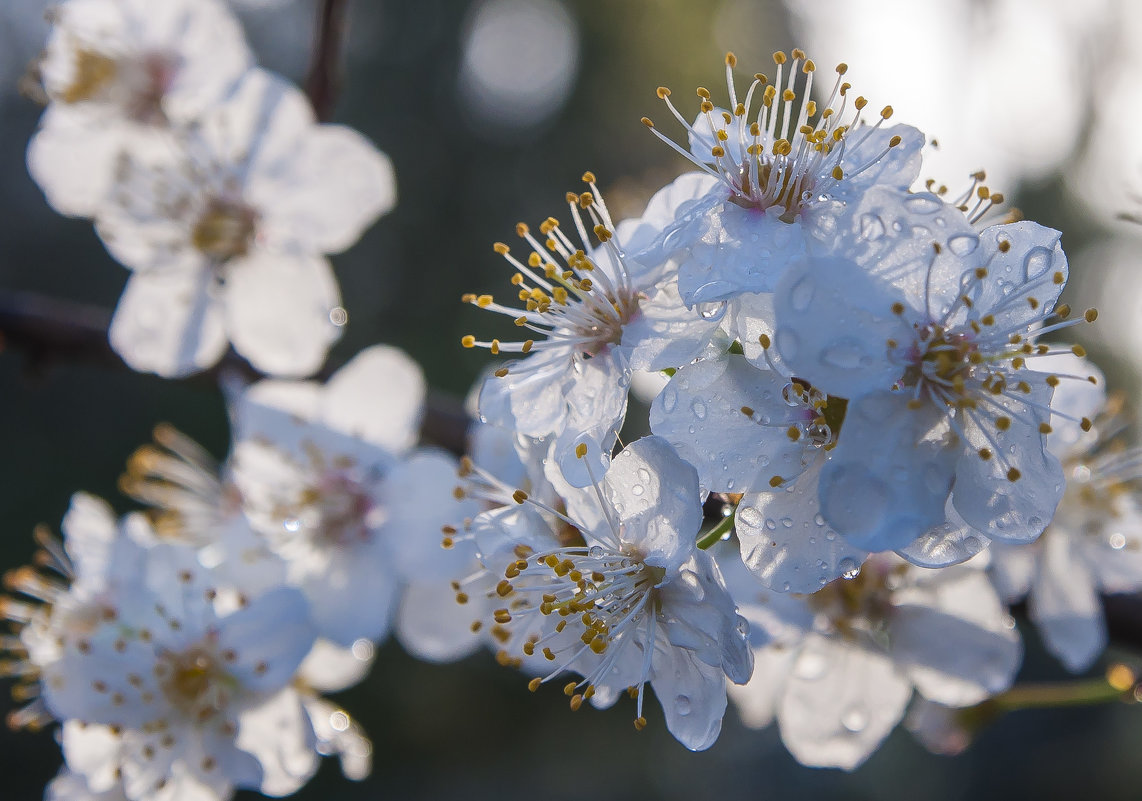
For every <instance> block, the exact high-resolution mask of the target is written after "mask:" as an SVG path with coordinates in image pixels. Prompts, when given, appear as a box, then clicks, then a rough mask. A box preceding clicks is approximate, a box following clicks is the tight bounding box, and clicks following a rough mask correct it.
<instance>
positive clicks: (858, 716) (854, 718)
mask: <svg viewBox="0 0 1142 801" xmlns="http://www.w3.org/2000/svg"><path fill="white" fill-rule="evenodd" d="M841 725H842V726H844V727H845V728H846V729H848V730H849V731H851V732H852V733H853V734H857V733H858V732H862V731H864V729H865V727H866V726H868V713H867V712H865V710H864V707H861V706H854V707H849V708H848V709H846V710H845V712H844V714H843V715H841Z"/></svg>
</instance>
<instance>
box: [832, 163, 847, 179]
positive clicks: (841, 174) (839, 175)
mask: <svg viewBox="0 0 1142 801" xmlns="http://www.w3.org/2000/svg"><path fill="white" fill-rule="evenodd" d="M833 177H834V178H835V179H837V180H838V181H843V180H844V178H845V171H844V170H842V169H841V168H840V167H839V166H837V167H833Z"/></svg>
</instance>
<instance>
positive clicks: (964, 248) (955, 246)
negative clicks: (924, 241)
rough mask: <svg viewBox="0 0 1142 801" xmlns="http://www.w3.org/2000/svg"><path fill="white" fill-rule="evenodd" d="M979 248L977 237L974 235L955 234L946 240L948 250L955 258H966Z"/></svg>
mask: <svg viewBox="0 0 1142 801" xmlns="http://www.w3.org/2000/svg"><path fill="white" fill-rule="evenodd" d="M977 247H979V237H978V236H976V235H975V234H956V235H955V236H953V237H949V238H948V250H950V251H952V253H954V254H956V255H957V256H967V255H969V254H971V253H974V252H975V249H976V248H977Z"/></svg>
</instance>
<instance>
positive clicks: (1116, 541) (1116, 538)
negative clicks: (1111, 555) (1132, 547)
mask: <svg viewBox="0 0 1142 801" xmlns="http://www.w3.org/2000/svg"><path fill="white" fill-rule="evenodd" d="M1107 542H1108V543H1110V547H1111V548H1113V549H1114V550H1116V551H1121V550H1122V549H1123V548H1125V547H1126V537H1125V535H1123V533H1122V532H1121V531H1116V532H1114V533H1113V534H1111V535H1110V536H1109V537H1107Z"/></svg>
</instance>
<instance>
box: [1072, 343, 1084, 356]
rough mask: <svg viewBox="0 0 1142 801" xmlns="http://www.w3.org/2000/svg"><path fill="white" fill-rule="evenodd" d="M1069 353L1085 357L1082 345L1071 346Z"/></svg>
mask: <svg viewBox="0 0 1142 801" xmlns="http://www.w3.org/2000/svg"><path fill="white" fill-rule="evenodd" d="M1071 353H1073V354H1075V355H1076V356H1086V348H1084V347H1083V346H1082V345H1071Z"/></svg>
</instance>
